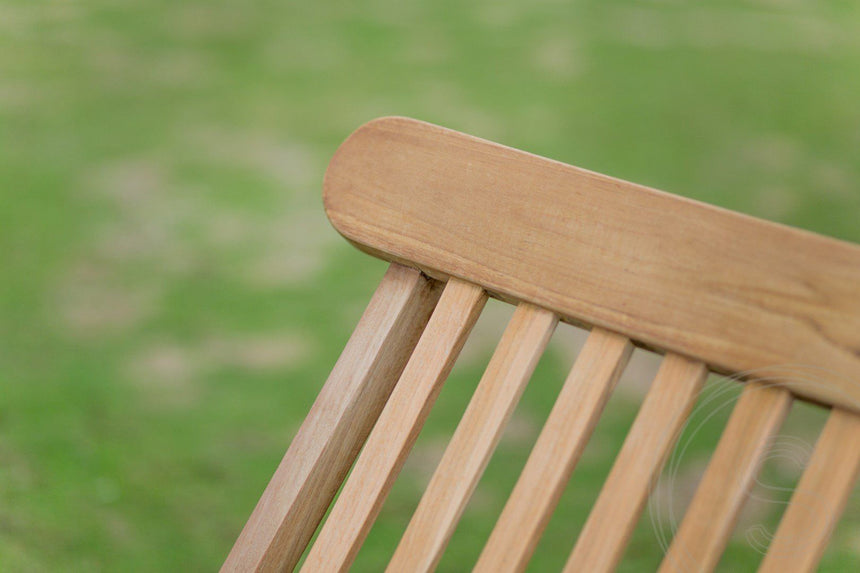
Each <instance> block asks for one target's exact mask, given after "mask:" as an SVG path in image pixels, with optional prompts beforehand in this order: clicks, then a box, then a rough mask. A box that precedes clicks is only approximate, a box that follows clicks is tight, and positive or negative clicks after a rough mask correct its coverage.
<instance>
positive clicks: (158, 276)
mask: <svg viewBox="0 0 860 573" xmlns="http://www.w3.org/2000/svg"><path fill="white" fill-rule="evenodd" d="M858 101H860V8H858V6H857V5H856V4H853V3H849V2H831V3H804V2H778V1H760V2H741V1H721V2H715V3H709V4H708V5H707V6H704V5H692V4H686V3H680V2H622V1H612V2H594V1H588V2H576V3H564V2H551V1H539V2H530V3H517V2H489V1H485V0H481V1H478V2H474V3H470V4H464V3H457V2H450V1H442V2H434V3H430V2H424V3H398V2H392V1H390V0H376V1H372V2H368V3H363V4H361V5H358V4H354V3H348V2H316V3H299V2H293V1H291V0H288V1H287V2H273V1H258V2H251V3H247V2H238V1H236V0H215V1H212V2H206V3H203V2H184V1H183V2H166V1H153V0H150V1H146V2H138V3H133V4H126V3H120V2H110V1H106V0H92V1H89V2H85V3H81V2H59V1H55V2H44V3H34V2H27V1H24V0H18V1H10V0H4V1H3V2H0V254H1V255H2V259H0V263H2V264H0V269H2V270H0V389H2V391H0V570H4V571H7V570H8V571H42V570H58V569H61V570H70V571H94V570H141V571H156V570H165V569H167V570H211V569H213V568H216V567H217V566H218V565H219V563H220V562H221V560H222V559H223V558H224V557H225V555H226V552H227V551H228V550H229V548H230V546H231V545H232V542H233V540H234V539H235V537H236V535H237V534H238V532H239V530H240V529H241V526H242V524H243V523H244V520H245V519H246V518H247V516H248V515H249V513H250V511H251V509H252V508H253V506H254V503H255V502H256V499H257V497H258V496H259V494H260V493H261V491H262V490H263V488H264V487H265V484H266V482H267V480H268V477H269V476H270V475H271V472H272V471H273V470H274V468H275V466H276V465H277V462H278V461H279V459H280V456H281V455H282V454H283V451H284V450H285V448H286V446H287V444H288V443H289V440H290V438H291V436H292V434H293V433H294V432H295V430H296V428H297V427H298V425H299V424H300V422H301V420H302V418H303V417H304V415H305V414H306V412H307V410H308V408H309V407H310V405H311V403H312V401H313V398H314V396H315V395H316V393H317V392H318V390H319V388H320V386H321V384H322V382H323V381H324V380H325V377H326V374H327V372H328V370H329V369H330V367H331V365H332V364H333V363H334V361H335V360H336V357H337V355H338V353H339V351H340V349H341V348H342V346H343V344H344V342H345V340H346V338H347V336H348V334H349V332H350V331H351V328H352V326H353V325H354V324H355V322H356V320H357V318H358V316H359V315H360V313H361V310H362V307H363V305H364V303H365V302H366V301H367V299H368V298H369V295H370V293H371V292H372V290H373V288H374V285H375V284H376V282H377V281H378V280H379V278H380V277H381V275H382V272H383V269H384V265H383V264H382V263H380V262H378V261H374V260H372V259H370V258H368V257H366V256H364V255H362V254H360V253H358V252H356V251H355V250H353V249H351V248H350V247H349V246H348V245H347V244H346V243H345V242H344V241H342V240H341V239H340V238H339V237H338V236H337V235H336V233H335V232H334V231H333V230H331V229H330V227H329V226H328V224H327V222H326V220H325V217H324V214H323V212H322V207H321V204H320V203H321V202H320V181H321V179H322V174H323V171H324V169H325V165H326V162H327V160H328V158H329V157H330V156H331V155H332V153H333V152H334V150H335V149H336V147H337V145H338V144H339V142H340V141H342V140H343V138H344V137H345V136H346V135H347V134H348V133H349V132H350V131H352V130H353V129H355V128H356V127H357V126H358V125H360V124H361V123H363V122H364V121H367V120H369V119H371V118H373V117H376V116H380V115H393V114H398V115H408V116H413V117H417V118H420V119H424V120H427V121H432V122H435V123H439V124H442V125H445V126H448V127H451V128H455V129H459V130H462V131H466V132H469V133H473V134H475V135H479V136H482V137H485V138H489V139H493V140H496V141H500V142H502V143H505V144H508V145H511V146H514V147H519V148H523V149H526V150H529V151H532V152H534V153H538V154H541V155H546V156H548V157H552V158H554V159H559V160H561V161H565V162H568V163H572V164H575V165H579V166H582V167H586V168H589V169H592V170H596V171H601V172H604V173H607V174H610V175H614V176H617V177H621V178H625V179H629V180H633V181H637V182H640V183H645V184H648V185H652V186H654V187H658V188H661V189H665V190H668V191H671V192H675V193H678V194H682V195H686V196H689V197H693V198H697V199H700V200H704V201H708V202H710V203H714V204H717V205H722V206H725V207H728V208H732V209H736V210H740V211H743V212H746V213H750V214H753V215H756V216H760V217H765V218H768V219H771V220H775V221H780V222H783V223H787V224H791V225H795V226H799V227H803V228H807V229H811V230H814V231H818V232H821V233H825V234H828V235H831V236H835V237H838V238H842V239H847V240H851V241H855V242H860V224H859V223H858V216H860V185H858V182H860V161H858V151H860V106H858V105H857V102H858ZM491 306H492V308H491V309H490V311H488V314H487V318H485V319H482V321H483V322H482V324H483V323H485V324H486V325H487V326H486V327H481V328H483V329H484V330H480V331H479V334H480V332H483V333H484V334H482V335H479V336H477V337H476V340H475V341H473V342H472V343H471V346H470V348H471V350H469V349H468V348H467V351H468V352H470V354H469V355H468V356H467V359H464V361H463V362H464V363H463V365H462V366H460V367H458V368H457V370H456V371H455V372H454V374H453V375H452V377H451V380H450V381H449V383H448V385H447V386H446V389H445V390H444V391H443V393H442V395H441V396H440V399H439V402H438V404H437V406H436V408H435V409H434V412H433V414H432V416H431V419H430V420H429V421H428V425H427V427H426V431H425V432H424V434H423V435H422V437H421V439H420V440H419V442H418V444H417V445H416V450H415V452H416V453H415V455H414V456H412V458H411V459H410V462H409V463H408V464H407V467H406V468H405V469H404V473H403V477H402V478H401V479H400V480H399V482H398V484H397V486H396V487H395V490H394V491H393V492H392V494H391V497H390V499H389V502H388V503H387V504H386V506H385V508H384V509H383V516H382V520H381V521H382V522H381V523H380V526H379V527H377V528H375V529H374V530H373V532H372V533H371V536H370V538H369V540H368V543H367V545H366V547H365V549H364V550H363V551H362V553H361V555H360V556H359V561H358V563H357V567H356V568H357V569H359V570H368V571H373V570H378V569H380V568H381V567H382V566H383V564H384V563H385V559H386V557H387V556H388V555H390V552H391V550H392V549H393V547H394V545H395V544H396V542H397V540H398V538H399V535H400V533H401V532H402V528H403V526H404V525H405V524H406V523H407V522H408V519H409V515H410V514H411V511H412V509H414V506H415V504H416V503H417V497H416V496H417V495H418V492H419V491H420V487H421V486H422V485H423V484H424V483H426V480H427V479H429V473H430V472H432V469H433V467H434V463H435V460H436V459H438V456H439V455H440V454H441V450H442V448H443V447H444V443H445V441H444V440H445V437H446V436H448V435H449V434H450V432H451V431H452V429H453V427H454V425H455V424H456V420H457V417H458V415H459V414H460V413H461V412H462V410H463V408H464V407H465V404H466V402H467V400H468V397H469V395H470V391H471V389H472V388H474V385H475V383H476V382H477V379H478V378H479V376H480V373H481V370H482V368H483V366H484V365H485V364H486V361H487V359H488V357H489V353H490V352H491V351H492V347H493V343H494V342H495V337H497V335H498V331H499V329H500V328H501V327H502V326H503V325H504V319H505V316H506V314H505V313H506V312H507V311H506V310H505V309H504V308H503V306H502V305H491ZM560 328H561V330H562V331H561V332H560V333H559V336H558V337H557V338H558V339H559V340H557V341H554V343H553V346H552V347H551V349H550V351H549V352H548V354H547V356H546V357H545V358H544V360H543V361H542V363H541V365H540V367H539V370H538V372H537V374H536V375H535V378H534V380H533V383H532V384H531V385H530V387H529V388H528V390H527V392H526V394H525V396H524V397H523V401H522V403H521V406H520V408H519V409H518V411H517V413H516V415H515V418H514V429H513V430H512V431H510V432H509V433H508V434H507V435H506V438H505V440H504V441H503V442H502V444H501V446H500V448H499V451H498V453H497V455H496V456H495V457H494V459H493V461H492V462H491V464H490V466H489V468H488V470H487V473H486V475H485V479H484V480H483V481H482V483H481V488H480V490H479V492H478V493H477V494H476V497H475V499H474V500H473V503H472V504H471V505H470V507H469V509H468V510H467V512H466V514H465V515H464V518H463V522H462V525H461V527H460V528H459V529H458V532H457V535H456V536H455V538H454V541H453V542H452V544H451V546H450V547H449V550H448V552H447V553H446V556H445V558H444V560H443V562H442V564H441V568H440V569H441V570H444V571H459V570H463V569H464V568H465V567H468V565H469V564H471V563H472V562H473V561H474V559H475V558H476V557H477V554H478V552H479V551H480V547H481V543H482V542H483V540H484V539H486V536H487V535H488V533H489V530H490V529H491V527H492V525H493V523H494V520H495V517H496V516H497V515H498V512H499V511H500V509H501V504H502V503H503V501H504V499H505V496H506V494H507V492H508V491H509V490H510V488H511V487H512V485H513V482H514V481H515V479H516V476H517V474H518V471H519V468H520V467H521V466H522V463H523V462H524V460H525V456H526V455H527V453H528V450H529V448H530V446H531V443H533V441H534V438H535V437H536V434H537V432H538V431H539V428H540V425H541V423H542V420H543V418H544V417H545V416H546V414H547V412H548V411H549V407H550V406H551V403H552V400H553V399H554V396H555V394H556V392H557V391H558V389H559V387H560V384H561V381H562V380H563V378H564V375H565V373H566V370H567V368H568V367H569V365H570V363H571V361H572V354H573V351H574V350H575V348H576V347H577V344H578V343H579V342H578V341H579V340H580V339H581V336H580V337H578V336H577V335H576V334H574V333H571V332H568V330H571V331H572V329H569V328H568V327H566V326H564V327H560ZM639 360H640V364H641V367H640V368H638V369H636V371H637V372H638V374H639V377H640V378H642V377H644V378H645V380H644V385H645V386H646V387H647V374H648V373H649V372H651V371H652V370H653V360H650V361H649V359H648V357H647V356H644V355H643V356H641V357H640V358H639ZM634 374H635V373H634ZM642 383H643V382H642V381H639V382H637V381H636V380H634V379H633V378H632V377H631V378H630V380H628V381H627V382H625V383H623V384H622V386H621V387H620V388H619V390H618V392H617V393H616V395H615V396H614V397H613V400H612V402H611V403H610V406H609V409H608V411H607V413H606V415H605V417H604V419H603V420H602V421H601V424H600V426H599V427H598V430H597V432H596V435H595V437H594V439H593V443H592V445H591V446H590V447H589V450H588V451H587V452H586V454H585V457H584V458H583V463H582V464H581V467H580V468H579V469H578V470H577V472H575V474H574V477H573V480H572V483H571V487H570V488H568V490H567V492H566V493H565V496H564V498H563V500H562V503H561V506H560V508H559V510H558V514H557V516H556V517H555V518H554V519H553V521H552V523H551V524H550V527H549V529H548V531H547V534H546V535H545V537H544V539H543V541H542V543H541V546H540V547H539V549H538V552H537V555H536V559H535V563H534V564H533V568H534V570H548V569H549V570H551V569H552V568H553V567H557V566H560V565H561V564H562V563H563V562H564V559H565V558H566V556H567V554H568V552H569V551H570V548H571V547H572V542H573V539H574V536H575V534H576V531H577V530H578V528H579V527H580V526H581V524H582V523H583V521H584V519H585V517H586V516H587V512H588V509H589V507H590V504H591V502H592V500H593V499H594V498H595V496H596V494H597V492H598V491H599V484H600V483H601V481H602V479H603V478H604V477H605V475H606V472H607V471H608V469H609V467H610V465H611V463H612V460H613V458H614V454H615V452H617V450H618V448H619V447H620V444H621V441H622V440H623V436H624V432H625V430H626V428H627V427H629V424H630V423H631V421H632V417H633V416H634V415H635V412H636V407H637V404H638V402H639V400H640V399H641V393H642ZM727 384H728V383H721V382H719V381H714V382H712V383H711V384H710V385H709V389H708V392H714V393H717V394H718V395H721V392H722V391H723V390H722V389H723V388H724V387H725V386H726V385H727ZM724 414H725V412H722V413H720V415H717V416H714V417H713V418H712V419H711V420H710V421H709V422H708V423H707V424H705V425H704V426H703V427H702V430H701V431H700V432H698V433H697V434H696V439H695V440H694V441H693V442H692V444H693V445H691V447H690V449H689V450H688V451H687V453H686V455H685V458H684V459H683V460H682V464H681V470H680V473H679V475H680V476H682V477H683V479H684V480H686V482H692V484H693V485H694V483H695V479H696V478H695V476H696V475H698V473H697V472H700V471H701V468H702V465H703V464H704V463H706V460H707V452H708V451H709V448H712V447H713V444H714V443H715V441H716V436H717V435H718V433H719V430H720V427H721V425H720V424H721V423H723V422H724V420H725V415H724ZM820 423H821V413H820V412H817V411H815V410H814V409H813V408H811V407H801V408H799V409H797V411H796V412H794V413H793V414H792V417H791V419H790V420H789V424H788V426H787V429H786V433H788V434H791V433H792V432H793V433H795V434H796V435H797V436H798V439H799V440H800V441H801V442H803V443H808V442H810V440H813V441H814V437H815V431H816V430H817V428H818V427H820ZM801 450H802V448H801ZM801 454H802V452H801ZM798 455H800V454H798ZM800 457H802V455H800ZM586 462H587V463H586ZM783 465H785V464H783ZM789 465H790V464H789ZM685 468H686V469H685ZM789 469H791V468H789ZM794 470H795V471H794V472H791V471H786V470H785V468H782V469H780V466H779V464H776V467H775V468H771V467H770V465H769V466H768V468H766V471H765V474H764V477H763V478H762V481H763V483H764V484H765V485H767V484H771V485H773V484H778V485H780V486H781V487H782V486H784V487H790V484H791V483H792V480H793V479H794V478H793V477H792V475H794V474H796V470H797V468H794ZM685 472H686V473H685ZM684 476H686V477H684ZM679 479H680V478H679ZM686 487H687V488H688V489H689V488H691V487H692V485H690V484H687V486H686ZM682 489H683V488H682ZM765 489H766V490H767V491H768V492H769V493H768V494H767V495H766V496H765V498H766V501H765V502H762V503H758V504H753V505H756V507H757V509H755V511H753V512H752V516H751V517H748V520H749V522H748V523H747V525H744V526H743V527H740V528H739V534H738V535H737V536H736V537H735V539H734V540H733V542H732V544H731V546H730V549H729V551H728V553H727V555H726V557H725V559H724V560H723V563H722V566H723V567H724V568H725V569H726V570H736V569H749V568H751V567H753V566H754V564H755V563H756V562H757V559H758V558H759V554H758V553H757V551H756V550H755V548H754V547H752V545H751V544H750V543H749V542H748V541H747V539H746V538H745V537H744V533H743V532H744V531H745V529H744V528H745V527H748V526H749V524H750V523H764V524H765V526H766V527H769V528H771V531H772V527H773V526H774V525H775V523H776V521H777V520H778V516H779V510H780V507H781V506H780V503H782V502H784V501H785V499H787V495H788V494H787V493H785V492H779V491H775V490H774V489H773V488H772V487H771V488H770V489H768V488H767V487H765ZM666 495H668V496H669V498H670V500H671V499H674V498H673V497H672V496H673V495H674V496H675V497H677V498H678V500H676V501H677V503H680V504H682V503H683V499H684V495H683V492H681V493H676V494H673V493H672V492H669V493H668V494H666ZM661 503H664V509H665V503H666V502H665V501H664V502H661ZM672 503H675V502H674V501H673V502H672ZM670 505H671V503H670ZM858 510H860V504H858V502H857V500H854V501H852V506H851V508H850V509H849V511H848V514H847V518H846V520H845V522H843V524H842V525H841V526H840V528H839V529H838V530H837V532H836V535H835V538H834V542H833V546H832V548H831V550H830V551H829V553H828V554H827V556H826V557H825V561H824V563H823V569H824V570H832V571H837V570H844V569H846V568H851V567H856V566H857V563H858V555H860V511H858ZM756 512H757V513H756ZM658 513H659V512H658ZM649 515H654V512H653V511H652V512H651V513H650V514H648V512H646V515H645V516H644V517H643V521H642V523H641V524H640V527H639V529H637V532H636V535H635V536H634V539H633V541H632V543H631V547H630V550H629V551H628V554H627V559H626V560H625V563H624V564H623V566H622V568H623V569H624V570H631V571H633V570H641V569H642V568H643V567H652V566H653V565H655V564H656V563H657V562H658V561H659V558H660V555H661V553H662V550H661V548H660V545H659V543H658V539H657V532H658V531H659V528H657V527H655V526H653V525H652V524H651V522H650V518H649ZM464 564H466V565H464Z"/></svg>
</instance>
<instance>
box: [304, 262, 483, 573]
mask: <svg viewBox="0 0 860 573" xmlns="http://www.w3.org/2000/svg"><path fill="white" fill-rule="evenodd" d="M486 300H487V295H486V293H485V292H484V290H483V289H482V288H481V287H478V286H476V285H473V284H470V283H466V282H463V281H460V280H459V279H456V278H452V279H450V280H449V281H448V284H447V285H446V287H445V290H444V292H443V293H442V297H441V299H440V300H439V304H438V305H437V307H436V310H435V311H434V312H433V315H432V316H431V317H430V322H429V323H428V324H427V327H426V328H425V330H424V333H423V334H422V335H421V339H420V340H419V341H418V344H417V345H416V347H415V351H414V352H413V354H412V357H411V358H410V359H409V362H408V363H407V365H406V368H405V369H404V370H403V374H402V375H401V376H400V380H399V381H398V382H397V385H396V386H395V387H394V390H393V391H392V392H391V396H390V397H389V399H388V402H387V403H386V405H385V408H384V409H383V410H382V414H381V415H380V416H379V419H378V420H377V422H376V425H375V426H374V427H373V431H372V432H371V434H370V437H369V438H368V440H367V443H366V444H365V446H364V449H363V450H362V452H361V455H360V456H359V457H358V460H357V461H356V463H355V467H354V468H353V470H352V474H350V476H349V478H348V479H347V480H346V484H345V485H344V487H343V491H342V492H341V495H340V497H339V498H338V500H337V502H336V503H335V504H334V507H333V508H332V511H331V513H330V514H329V517H328V519H326V522H325V524H324V525H323V528H322V530H321V531H320V534H319V536H318V537H317V540H316V542H315V543H314V545H313V547H312V548H311V551H310V553H309V554H308V557H307V559H306V561H305V563H304V566H303V567H302V571H306V572H317V571H344V570H346V569H347V568H348V567H349V566H350V564H351V563H352V562H353V560H354V559H355V556H356V554H357V553H358V549H359V547H360V546H361V543H362V542H363V541H364V538H365V537H366V536H367V533H368V531H369V530H370V526H371V525H372V524H373V521H374V519H375V518H376V515H377V514H378V513H379V509H380V508H381V507H382V503H383V502H384V501H385V497H386V495H387V494H388V491H389V489H390V488H391V485H392V484H393V482H394V479H395V478H396V477H397V474H398V473H399V472H400V468H401V467H402V466H403V462H404V460H405V459H406V456H407V455H408V453H409V450H410V448H411V447H412V444H413V443H414V442H415V439H416V438H417V436H418V433H419V432H420V430H421V427H422V425H423V424H424V420H425V419H426V417H427V415H428V414H429V412H430V408H431V407H432V405H433V402H434V401H435V399H436V396H437V395H438V393H439V390H440V389H441V386H442V382H444V380H445V378H446V377H447V375H448V373H449V372H450V370H451V367H452V366H453V364H454V361H455V360H456V358H457V355H458V354H459V352H460V349H461V348H462V347H463V343H464V342H465V340H466V337H467V336H468V334H469V331H470V330H471V329H472V326H473V325H474V324H475V321H476V320H477V318H478V315H479V314H480V312H481V309H482V308H483V306H484V303H485V302H486Z"/></svg>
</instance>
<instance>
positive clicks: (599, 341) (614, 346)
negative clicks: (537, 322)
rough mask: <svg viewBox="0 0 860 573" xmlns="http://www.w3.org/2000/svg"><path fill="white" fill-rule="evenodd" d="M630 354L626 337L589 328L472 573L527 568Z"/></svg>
mask: <svg viewBox="0 0 860 573" xmlns="http://www.w3.org/2000/svg"><path fill="white" fill-rule="evenodd" d="M632 350H633V346H632V345H631V343H630V340H629V339H628V338H626V337H625V336H621V335H619V334H615V333H612V332H609V331H606V330H603V329H602V328H594V329H593V330H592V332H591V334H590V335H589V337H588V340H587V341H586V343H585V346H584V347H583V349H582V351H581V353H580V355H579V357H578V358H577V360H576V363H575V364H574V366H573V368H572V369H571V372H570V375H569V376H568V377H567V380H566V381H565V383H564V387H563V388H562V390H561V392H560V393H559V396H558V399H557V400H556V403H555V405H554V406H553V408H552V411H551V412H550V414H549V417H548V418H547V421H546V423H545V424H544V427H543V430H541V433H540V436H538V439H537V442H536V443H535V446H534V448H533V449H532V452H531V454H530V455H529V458H528V460H527V461H526V465H525V468H523V471H522V474H520V477H519V480H518V481H517V484H516V485H515V486H514V490H513V492H512V493H511V496H510V498H509V499H508V502H507V504H506V505H505V508H504V510H503V511H502V514H501V516H500V517H499V520H498V522H497V523H496V526H495V528H494V529H493V532H492V534H491V535H490V539H489V540H488V541H487V544H486V545H485V546H484V550H483V551H482V552H481V556H480V558H479V559H478V563H477V565H476V566H475V571H478V572H483V573H497V572H498V571H522V570H523V569H524V568H525V566H526V564H527V563H528V561H529V559H530V558H531V555H532V553H533V552H534V549H535V546H536V545H537V542H538V540H539V539H540V536H541V534H542V533H543V530H544V528H545V527H546V524H547V522H548V521H549V518H550V516H551V515H552V512H553V510H554V509H555V506H556V505H557V504H558V500H559V498H560V497H561V494H562V492H563V491H564V486H565V485H567V482H568V480H569V479H570V474H571V472H572V471H573V468H574V466H575V465H576V462H577V461H578V460H579V456H580V455H581V454H582V450H583V449H584V448H585V444H586V443H587V442H588V438H589V437H590V436H591V432H592V430H594V426H595V424H597V420H598V418H599V417H600V413H601V412H602V411H603V407H604V406H605V405H606V401H607V400H608V398H609V395H610V394H611V393H612V389H613V388H614V387H615V384H616V382H617V381H618V378H619V376H621V372H622V371H623V370H624V367H625V366H626V365H627V361H628V359H629V358H630V353H631V352H632Z"/></svg>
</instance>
